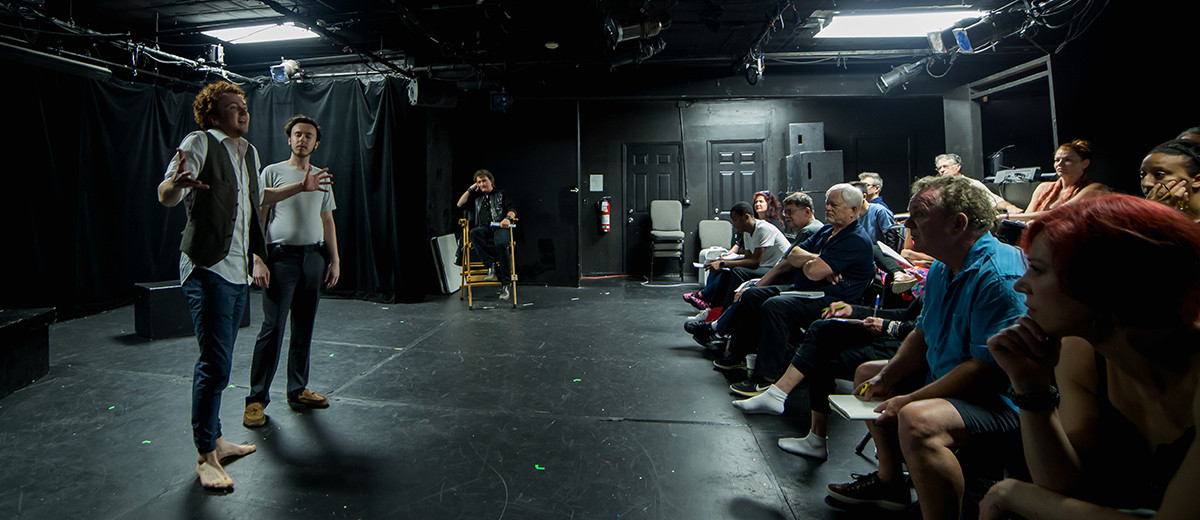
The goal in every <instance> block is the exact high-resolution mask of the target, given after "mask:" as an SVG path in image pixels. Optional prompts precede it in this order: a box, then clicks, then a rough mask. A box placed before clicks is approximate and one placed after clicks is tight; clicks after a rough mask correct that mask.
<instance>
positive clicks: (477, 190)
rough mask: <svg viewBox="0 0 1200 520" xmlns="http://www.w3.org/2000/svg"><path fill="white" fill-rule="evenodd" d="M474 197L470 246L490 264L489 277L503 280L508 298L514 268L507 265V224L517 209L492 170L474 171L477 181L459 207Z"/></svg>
mask: <svg viewBox="0 0 1200 520" xmlns="http://www.w3.org/2000/svg"><path fill="white" fill-rule="evenodd" d="M470 201H474V202H475V204H474V209H475V215H474V217H473V219H472V222H471V230H470V231H469V232H468V233H467V234H468V237H469V240H470V241H471V244H472V245H473V246H474V247H473V248H472V249H471V250H472V251H473V252H474V254H475V258H476V259H478V260H479V261H480V262H482V263H483V265H485V266H487V267H488V276H487V278H485V280H486V281H493V280H496V279H499V280H500V283H502V284H504V286H503V288H502V289H501V290H500V299H501V300H507V299H508V298H509V297H510V295H509V289H508V284H510V283H511V282H512V269H511V268H510V267H509V266H508V252H507V244H508V243H509V242H510V238H509V233H511V231H509V229H508V228H510V227H512V223H513V221H514V220H516V218H517V212H516V211H515V210H513V209H512V201H511V200H510V199H509V198H508V197H506V196H505V193H504V190H497V189H496V178H495V177H494V176H492V172H489V171H487V170H479V171H477V172H475V183H474V184H472V185H471V187H470V188H467V191H465V192H463V194H462V196H460V197H459V198H458V203H457V204H456V205H457V206H458V207H460V208H461V207H463V206H466V205H467V203H468V202H470Z"/></svg>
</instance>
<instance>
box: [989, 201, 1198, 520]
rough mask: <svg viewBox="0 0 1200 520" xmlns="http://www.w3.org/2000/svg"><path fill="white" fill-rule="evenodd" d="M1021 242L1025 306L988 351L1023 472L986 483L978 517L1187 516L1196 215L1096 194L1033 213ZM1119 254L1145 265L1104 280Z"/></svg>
mask: <svg viewBox="0 0 1200 520" xmlns="http://www.w3.org/2000/svg"><path fill="white" fill-rule="evenodd" d="M1022 247H1023V248H1024V249H1025V251H1026V252H1027V254H1028V257H1029V270H1028V272H1026V274H1025V275H1024V276H1023V277H1021V279H1020V280H1018V281H1017V283H1016V289H1017V290H1018V291H1020V292H1022V293H1024V294H1025V296H1026V299H1025V304H1026V306H1027V307H1028V313H1027V314H1026V316H1024V317H1022V318H1020V319H1019V320H1018V321H1017V323H1016V324H1015V325H1013V326H1011V327H1009V328H1007V329H1004V330H1002V331H1000V333H998V334H996V335H995V336H993V337H992V338H991V340H989V341H988V349H989V350H990V351H991V352H992V354H993V355H994V356H995V358H996V361H997V362H998V363H999V364H1000V366H1001V367H1002V368H1003V369H1004V371H1005V372H1006V373H1007V374H1008V377H1009V380H1010V381H1011V382H1012V388H1011V389H1010V390H1009V397H1010V398H1012V400H1013V403H1014V404H1016V405H1017V406H1018V407H1019V408H1020V409H1021V410H1020V413H1021V437H1022V440H1023V442H1024V449H1025V459H1026V462H1027V463H1028V465H1029V470H1030V475H1031V476H1032V477H1033V479H1032V480H1033V483H1027V482H1021V481H1018V480H1012V479H1010V480H1005V481H1002V482H1000V483H998V484H996V485H995V486H993V487H992V489H991V490H990V491H989V492H988V494H987V496H985V497H984V500H983V501H982V502H981V503H980V518H982V519H992V518H1001V517H1004V518H1007V517H1008V516H1009V515H1012V514H1015V515H1019V516H1021V517H1023V518H1089V519H1092V518H1128V517H1129V516H1127V514H1128V512H1129V511H1134V512H1138V513H1141V514H1142V516H1145V515H1146V514H1154V517H1155V518H1195V515H1196V511H1197V510H1200V493H1197V492H1196V490H1197V489H1198V486H1200V447H1197V446H1196V444H1195V443H1194V439H1195V436H1196V424H1197V422H1200V327H1198V325H1197V319H1198V318H1200V270H1198V269H1197V266H1200V226H1197V225H1196V224H1195V223H1193V222H1192V221H1191V220H1189V219H1188V218H1187V217H1185V216H1184V215H1183V214H1182V213H1180V212H1179V211H1176V210H1174V209H1172V208H1169V207H1167V206H1165V205H1162V204H1158V203H1155V202H1152V201H1147V200H1145V199H1139V198H1137V197H1131V196H1127V195H1106V196H1103V197H1098V198H1092V199H1088V200H1084V201H1079V202H1078V203H1076V204H1071V205H1070V207H1061V208H1059V209H1056V210H1052V211H1050V212H1049V213H1047V214H1045V215H1044V216H1042V217H1041V218H1039V219H1037V220H1035V221H1033V222H1032V223H1031V224H1030V225H1029V229H1028V230H1027V231H1026V232H1025V235H1024V237H1023V238H1022ZM1116 255H1120V258H1122V259H1123V260H1125V262H1126V263H1129V264H1133V265H1139V264H1140V265H1148V266H1152V267H1150V270H1151V271H1150V272H1152V273H1154V276H1153V277H1145V278H1138V279H1136V280H1129V281H1128V282H1127V283H1126V282H1124V281H1123V280H1122V281H1116V282H1115V283H1114V282H1113V280H1112V277H1111V274H1112V273H1111V269H1112V262H1108V261H1104V260H1105V259H1106V258H1107V259H1111V258H1114V256H1116ZM1055 384H1057V385H1058V388H1055V386H1054V385H1055Z"/></svg>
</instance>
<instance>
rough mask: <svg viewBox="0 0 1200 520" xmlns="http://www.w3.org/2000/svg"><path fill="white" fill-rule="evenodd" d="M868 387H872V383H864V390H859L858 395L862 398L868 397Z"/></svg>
mask: <svg viewBox="0 0 1200 520" xmlns="http://www.w3.org/2000/svg"><path fill="white" fill-rule="evenodd" d="M868 386H871V383H863V385H862V390H859V391H858V395H859V396H860V397H861V396H864V395H867V387H868Z"/></svg>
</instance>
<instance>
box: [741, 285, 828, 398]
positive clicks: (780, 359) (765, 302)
mask: <svg viewBox="0 0 1200 520" xmlns="http://www.w3.org/2000/svg"><path fill="white" fill-rule="evenodd" d="M783 289H786V287H781V286H777V285H776V286H770V287H750V288H748V289H746V292H744V293H742V299H741V300H739V302H740V303H739V304H738V305H737V307H736V309H737V310H736V311H735V312H737V316H736V317H734V318H733V320H734V321H733V323H731V325H732V326H733V330H732V331H731V332H732V334H733V338H732V339H731V340H730V344H729V348H730V353H731V354H733V355H735V356H739V357H740V356H745V355H746V354H754V353H756V352H757V353H758V362H757V363H756V364H755V366H754V375H755V377H757V378H758V379H760V380H764V381H771V382H774V381H775V380H777V379H779V377H780V376H782V375H783V371H784V370H785V369H786V368H787V350H788V348H787V346H788V338H789V337H790V336H791V331H792V329H797V328H803V327H807V326H808V325H809V324H810V323H812V322H813V321H814V320H816V319H818V318H820V317H821V310H822V309H824V308H825V307H827V306H828V305H829V304H828V303H827V302H826V301H825V300H824V299H812V298H804V297H801V296H798V295H793V294H781V293H782V292H783Z"/></svg>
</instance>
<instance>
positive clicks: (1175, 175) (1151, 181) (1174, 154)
mask: <svg viewBox="0 0 1200 520" xmlns="http://www.w3.org/2000/svg"><path fill="white" fill-rule="evenodd" d="M1138 176H1139V177H1141V178H1142V193H1143V194H1144V195H1145V196H1146V199H1148V200H1152V201H1155V202H1159V203H1162V204H1166V205H1167V206H1170V207H1172V208H1175V209H1178V210H1180V211H1182V212H1184V214H1186V215H1187V216H1188V218H1190V219H1192V221H1193V222H1200V141H1192V140H1186V139H1183V140H1175V141H1167V142H1165V143H1163V144H1160V145H1158V146H1156V147H1154V149H1153V150H1150V153H1149V154H1146V158H1145V159H1142V169H1141V171H1139V172H1138Z"/></svg>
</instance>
